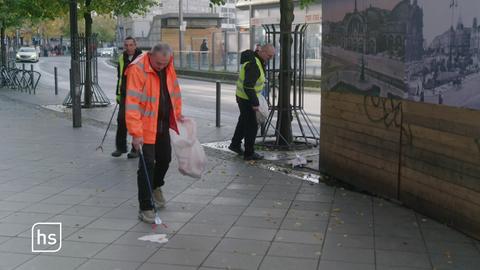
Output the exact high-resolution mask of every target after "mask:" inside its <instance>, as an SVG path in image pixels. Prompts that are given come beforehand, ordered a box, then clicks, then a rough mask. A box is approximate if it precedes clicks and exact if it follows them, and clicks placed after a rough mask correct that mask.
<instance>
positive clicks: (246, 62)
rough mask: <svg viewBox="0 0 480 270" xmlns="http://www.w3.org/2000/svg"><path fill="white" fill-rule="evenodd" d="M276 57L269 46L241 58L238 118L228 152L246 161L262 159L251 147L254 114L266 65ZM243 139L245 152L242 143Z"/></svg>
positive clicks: (243, 53)
mask: <svg viewBox="0 0 480 270" xmlns="http://www.w3.org/2000/svg"><path fill="white" fill-rule="evenodd" d="M274 56H275V48H274V47H273V46H272V44H266V45H263V46H261V47H260V50H258V51H257V52H254V51H252V50H246V51H244V52H242V55H241V60H240V61H241V62H240V63H241V65H242V67H241V69H240V74H239V76H238V80H237V91H236V99H237V103H238V108H239V109H240V116H239V117H238V123H237V127H236V128H235V134H234V135H233V138H232V142H231V144H230V146H229V147H228V149H230V150H231V151H233V152H235V153H237V154H239V155H243V158H244V159H245V160H260V159H263V156H261V155H259V154H258V153H255V151H254V148H253V147H254V144H255V138H256V136H257V132H258V123H257V117H256V111H258V110H259V101H258V96H259V95H261V92H262V90H263V88H264V84H265V64H266V63H267V62H268V61H269V60H270V59H272V58H273V57H274ZM242 140H244V145H245V150H242V147H241V144H242Z"/></svg>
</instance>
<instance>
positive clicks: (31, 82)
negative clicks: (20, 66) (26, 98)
mask: <svg viewBox="0 0 480 270" xmlns="http://www.w3.org/2000/svg"><path fill="white" fill-rule="evenodd" d="M32 88H33V94H34V95H36V93H35V92H36V91H35V88H34V83H33V65H30V87H29V90H28V93H29V94H30V93H31V91H32V90H31V89H32Z"/></svg>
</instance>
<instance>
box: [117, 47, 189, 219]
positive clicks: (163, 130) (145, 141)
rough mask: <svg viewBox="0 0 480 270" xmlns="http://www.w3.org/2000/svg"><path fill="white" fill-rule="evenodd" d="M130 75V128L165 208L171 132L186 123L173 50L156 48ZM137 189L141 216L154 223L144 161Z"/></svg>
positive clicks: (159, 204)
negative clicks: (164, 190)
mask: <svg viewBox="0 0 480 270" xmlns="http://www.w3.org/2000/svg"><path fill="white" fill-rule="evenodd" d="M126 75H127V78H128V80H127V99H126V122H127V129H128V132H129V133H130V135H132V137H133V141H132V144H133V146H134V147H135V149H137V150H140V148H142V152H143V156H144V158H145V163H146V167H147V171H148V174H149V176H150V179H151V180H152V181H151V185H152V190H153V200H154V201H155V204H156V206H157V207H163V206H164V205H165V199H164V197H163V194H162V189H161V187H162V186H163V185H164V184H165V182H164V178H165V174H166V173H167V170H168V167H169V164H170V161H171V153H172V149H171V146H170V133H169V129H173V130H174V131H175V132H177V133H178V127H177V121H180V122H181V121H183V116H182V99H181V95H180V87H179V85H178V81H177V75H176V72H175V69H174V66H173V53H172V49H171V48H170V46H169V45H168V44H165V43H159V44H157V45H155V46H154V47H153V48H152V49H151V51H150V52H148V53H144V54H142V55H140V56H139V57H137V59H135V61H133V62H132V63H131V64H130V65H129V66H128V68H127V70H126ZM137 186H138V201H139V203H140V211H139V216H138V217H139V218H140V220H142V221H144V222H146V223H154V222H155V212H154V209H153V205H152V201H151V194H150V191H149V188H148V181H147V179H146V176H145V169H144V168H143V162H142V160H140V162H139V168H138V171H137Z"/></svg>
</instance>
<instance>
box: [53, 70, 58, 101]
mask: <svg viewBox="0 0 480 270" xmlns="http://www.w3.org/2000/svg"><path fill="white" fill-rule="evenodd" d="M53 75H54V79H55V96H57V95H58V78H57V67H54V68H53Z"/></svg>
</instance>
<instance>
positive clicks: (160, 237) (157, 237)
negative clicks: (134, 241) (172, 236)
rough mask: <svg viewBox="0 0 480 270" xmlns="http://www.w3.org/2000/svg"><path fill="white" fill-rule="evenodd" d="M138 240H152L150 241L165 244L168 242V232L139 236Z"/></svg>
mask: <svg viewBox="0 0 480 270" xmlns="http://www.w3.org/2000/svg"><path fill="white" fill-rule="evenodd" d="M138 240H140V241H150V242H154V243H159V244H163V243H167V242H168V239H167V235H166V234H150V235H145V236H142V237H139V238H138Z"/></svg>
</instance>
